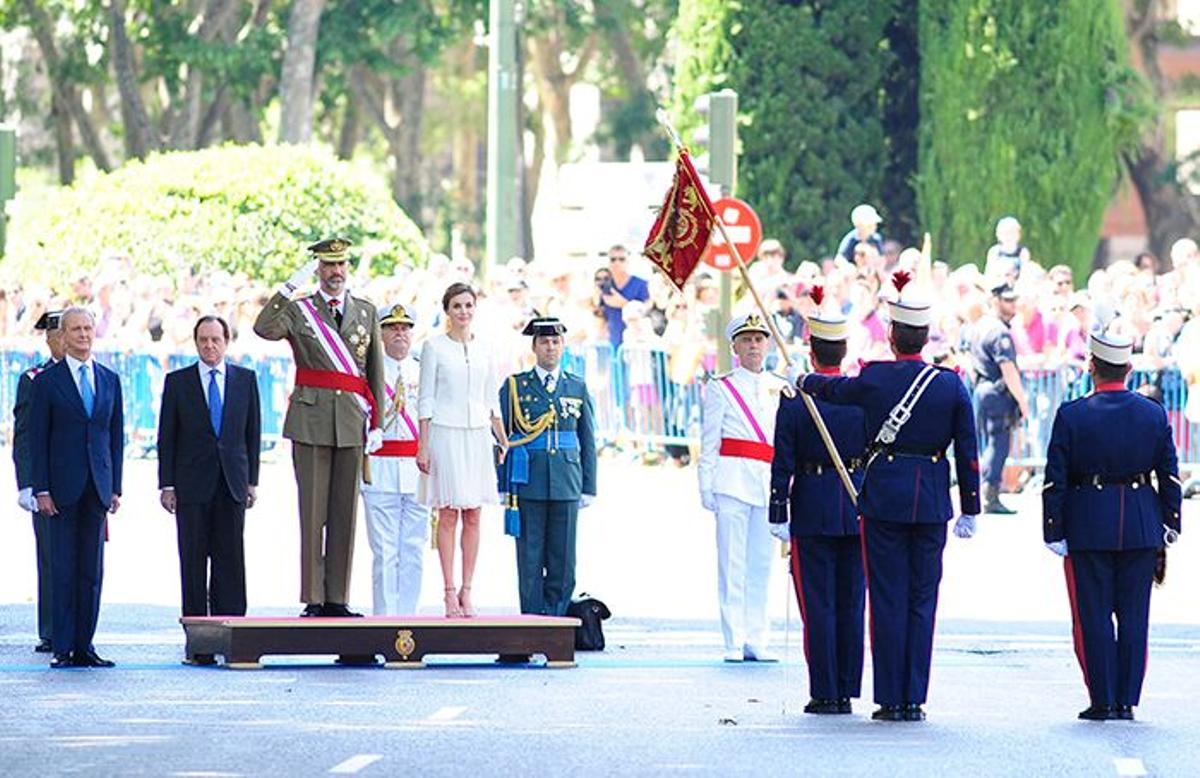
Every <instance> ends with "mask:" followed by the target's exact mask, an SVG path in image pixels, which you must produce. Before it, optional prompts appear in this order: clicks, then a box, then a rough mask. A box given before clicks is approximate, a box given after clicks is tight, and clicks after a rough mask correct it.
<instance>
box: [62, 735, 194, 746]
mask: <svg viewBox="0 0 1200 778" xmlns="http://www.w3.org/2000/svg"><path fill="white" fill-rule="evenodd" d="M47 739H48V740H49V741H50V742H52V743H54V744H56V745H59V746H62V747H63V748H104V747H107V746H132V745H142V744H146V743H163V742H166V741H168V740H171V739H172V738H170V737H168V736H166V735H64V736H57V737H51V738H47Z"/></svg>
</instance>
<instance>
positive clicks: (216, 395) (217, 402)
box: [208, 367, 222, 438]
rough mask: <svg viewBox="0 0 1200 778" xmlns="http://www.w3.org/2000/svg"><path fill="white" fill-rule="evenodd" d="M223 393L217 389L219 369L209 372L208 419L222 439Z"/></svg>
mask: <svg viewBox="0 0 1200 778" xmlns="http://www.w3.org/2000/svg"><path fill="white" fill-rule="evenodd" d="M221 410H222V406H221V392H220V391H219V390H218V389H217V369H216V368H215V367H214V368H213V369H212V370H210V371H208V418H209V419H210V420H211V421H212V428H213V432H215V433H216V434H217V437H218V438H219V437H221Z"/></svg>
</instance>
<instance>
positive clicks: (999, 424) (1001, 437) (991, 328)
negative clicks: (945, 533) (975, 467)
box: [971, 282, 1029, 515]
mask: <svg viewBox="0 0 1200 778" xmlns="http://www.w3.org/2000/svg"><path fill="white" fill-rule="evenodd" d="M992 306H993V308H992V315H991V316H987V317H985V318H984V319H983V320H982V321H980V323H979V325H978V326H977V327H976V329H975V332H974V335H973V337H972V338H971V361H972V362H973V363H974V368H975V408H976V410H977V412H978V414H979V422H980V424H981V425H982V426H983V432H985V433H987V440H986V441H985V445H984V448H983V453H982V455H981V456H980V457H979V469H980V471H981V473H980V476H981V479H982V481H983V512H984V513H995V514H1000V515H1012V514H1014V513H1016V511H1014V510H1013V509H1012V508H1009V507H1008V506H1006V505H1005V504H1004V503H1002V502H1000V483H1001V481H1002V480H1003V476H1004V461H1005V460H1006V459H1008V451H1009V448H1010V446H1011V444H1012V432H1013V429H1014V428H1015V427H1016V426H1017V424H1018V423H1019V422H1020V420H1021V418H1023V417H1025V416H1028V415H1029V403H1028V401H1027V400H1026V399H1025V389H1024V388H1023V387H1022V386H1021V374H1020V373H1019V372H1018V371H1017V351H1016V348H1015V347H1014V346H1013V338H1012V331H1011V329H1010V327H1011V324H1012V320H1013V317H1014V316H1016V315H1017V293H1016V291H1015V290H1013V288H1012V286H1010V285H1009V284H1008V283H1007V282H1005V283H1002V284H1000V285H999V286H996V287H995V288H993V289H992Z"/></svg>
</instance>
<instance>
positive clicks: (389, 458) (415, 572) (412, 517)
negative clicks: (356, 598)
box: [362, 305, 429, 616]
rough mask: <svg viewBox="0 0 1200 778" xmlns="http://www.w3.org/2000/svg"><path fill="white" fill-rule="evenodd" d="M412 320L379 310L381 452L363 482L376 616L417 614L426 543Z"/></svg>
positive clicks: (398, 309)
mask: <svg viewBox="0 0 1200 778" xmlns="http://www.w3.org/2000/svg"><path fill="white" fill-rule="evenodd" d="M415 323H416V322H415V320H414V319H413V317H412V315H411V314H410V313H409V312H408V310H407V309H406V308H405V307H404V306H403V305H393V306H391V307H389V308H385V309H382V311H381V313H380V317H379V329H380V333H381V334H382V337H383V351H384V355H383V369H384V381H385V383H386V390H385V397H384V398H382V399H383V401H382V402H381V403H380V405H381V410H380V414H381V416H380V418H381V424H382V426H383V448H381V449H379V450H378V451H376V452H375V453H374V454H373V455H372V456H371V482H370V483H365V482H364V483H363V485H362V495H363V502H364V503H365V504H366V508H367V510H366V514H367V539H368V540H369V541H370V544H371V555H372V556H373V557H374V563H373V565H372V568H371V582H372V591H373V594H374V613H375V615H376V616H384V615H392V616H394V615H401V614H411V613H416V612H417V603H418V602H419V601H420V599H421V570H422V562H423V559H424V555H425V546H426V544H427V543H428V542H429V541H428V535H427V534H426V533H427V527H428V525H429V508H427V507H425V506H424V505H421V504H420V503H419V502H417V478H418V476H419V473H418V472H417V460H416V456H417V442H418V432H417V431H418V427H417V420H416V418H415V414H416V408H417V386H418V383H419V380H420V374H421V368H420V364H419V363H418V361H417V358H416V356H414V355H413V354H411V353H410V350H411V348H412V329H413V325H414V324H415Z"/></svg>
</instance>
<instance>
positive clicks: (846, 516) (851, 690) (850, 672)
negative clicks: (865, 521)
mask: <svg viewBox="0 0 1200 778" xmlns="http://www.w3.org/2000/svg"><path fill="white" fill-rule="evenodd" d="M823 296H824V291H823V290H822V288H821V287H819V286H818V287H815V288H814V289H813V290H812V298H813V301H814V302H815V303H816V304H817V305H818V306H820V304H821V298H822V297H823ZM808 327H809V331H810V333H811V338H810V342H811V346H812V357H813V367H814V368H815V370H816V372H817V373H818V374H819V375H829V376H836V375H840V374H841V370H840V365H841V364H842V360H843V359H845V358H846V336H847V327H846V318H845V317H844V316H842V315H841V314H840V313H821V312H820V311H818V313H817V315H814V316H811V317H809V319H808ZM802 400H803V398H800V397H792V398H790V399H789V398H785V399H783V400H782V401H780V404H779V413H778V414H777V415H776V417H775V460H774V462H772V463H771V508H770V513H769V520H770V521H771V534H773V535H775V537H777V538H779V539H780V540H782V541H784V542H785V543H787V542H789V541H790V543H791V561H792V585H793V586H794V587H795V588H796V600H797V601H798V602H799V603H800V616H801V618H803V619H804V658H805V662H806V664H807V665H808V689H809V696H810V697H811V699H810V700H809V702H808V704H807V705H805V706H804V712H805V713H814V714H818V715H821V714H839V713H850V712H851V707H850V700H851V698H854V697H858V696H859V694H860V692H861V689H862V670H863V605H864V598H865V594H866V579H865V578H864V576H863V559H862V547H861V545H860V541H859V535H858V510H857V509H856V508H855V506H854V500H853V499H852V498H851V497H850V495H849V494H848V493H847V492H846V487H845V486H843V485H842V480H841V478H840V477H839V476H838V473H837V471H836V470H835V469H834V466H833V461H832V459H830V456H829V453H828V451H826V449H825V444H824V443H823V442H822V441H821V436H820V434H819V433H818V432H817V428H816V425H815V423H814V421H813V419H812V417H811V416H810V415H809V413H808V409H807V408H805V406H804V402H803V401H802ZM816 405H817V410H819V411H820V413H821V417H822V418H823V419H824V420H825V425H826V426H827V427H828V428H829V434H830V435H831V436H832V438H833V442H834V445H835V446H837V449H838V453H839V454H840V455H841V458H842V461H843V462H844V463H845V465H846V469H847V470H848V471H849V475H850V480H851V482H852V483H853V484H854V486H855V488H856V489H858V488H861V486H862V468H863V457H864V455H865V454H866V448H867V430H866V417H865V416H864V415H863V412H862V410H861V409H860V408H856V407H854V406H850V405H834V404H832V403H828V402H824V401H821V400H817V401H816ZM789 507H790V508H791V523H790V526H789V523H788V509H789Z"/></svg>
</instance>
